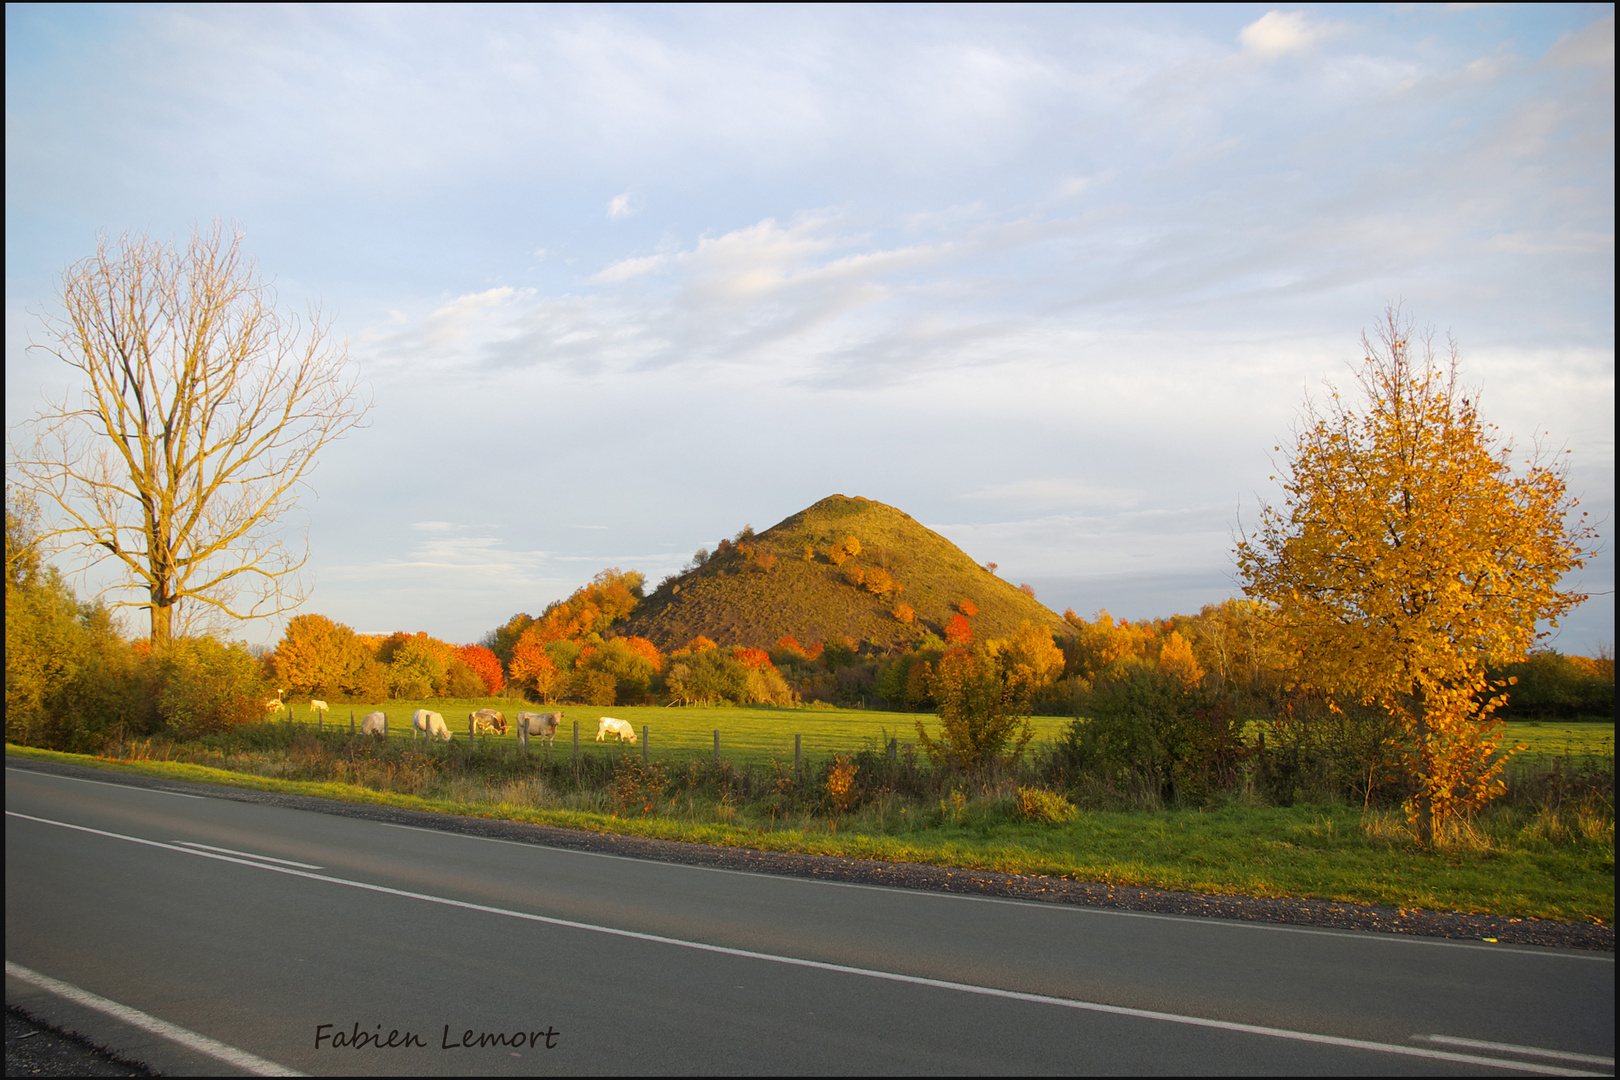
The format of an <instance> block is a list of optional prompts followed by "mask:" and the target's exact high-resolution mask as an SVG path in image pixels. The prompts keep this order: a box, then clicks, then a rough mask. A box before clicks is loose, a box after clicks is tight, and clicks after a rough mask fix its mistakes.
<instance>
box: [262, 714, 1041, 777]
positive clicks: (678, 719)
mask: <svg viewBox="0 0 1620 1080" xmlns="http://www.w3.org/2000/svg"><path fill="white" fill-rule="evenodd" d="M486 708H487V709H499V710H500V711H501V712H504V713H505V714H506V718H507V720H508V722H510V721H511V720H512V719H513V718H515V717H516V716H517V714H518V713H519V712H520V711H523V710H528V711H530V712H540V711H554V710H556V709H559V708H560V709H561V710H562V713H563V726H562V728H560V729H559V730H558V732H557V743H558V746H559V747H566V748H567V749H568V750H569V751H570V752H572V750H573V725H574V723H575V722H576V721H577V722H578V723H579V748H580V753H582V754H597V753H609V752H616V751H614V750H612V749H611V747H610V746H609V745H608V744H605V743H598V742H597V741H596V722H597V720H599V719H600V718H602V717H604V716H612V717H617V718H618V719H620V720H625V721H628V722H629V723H631V724H633V725H634V726H635V729H636V735H637V737H638V738H639V737H640V735H641V731H642V729H643V728H644V727H645V728H647V729H648V734H649V737H650V738H649V742H648V754H649V756H652V757H667V756H672V755H673V756H675V757H681V758H685V757H691V756H696V755H701V756H704V757H712V756H713V754H714V733H715V732H716V731H719V732H720V756H721V759H722V760H725V761H731V762H733V763H736V764H750V765H764V764H767V763H769V761H770V759H771V758H772V757H775V758H776V759H777V760H778V761H780V762H784V763H786V762H791V761H792V760H793V737H794V736H795V735H798V736H799V737H800V745H801V747H802V750H803V753H804V756H805V758H806V759H807V760H808V759H810V758H811V757H815V758H817V759H820V758H823V757H825V756H826V755H828V754H831V753H833V752H835V751H851V750H866V749H877V748H879V747H880V746H881V745H883V744H885V743H886V742H887V740H888V739H898V740H899V741H900V742H901V743H902V744H905V743H915V742H916V741H917V721H918V720H919V719H921V720H922V721H923V722H924V723H925V724H927V725H928V729H929V733H930V734H934V733H936V732H937V730H938V720H937V719H936V718H935V717H933V716H932V715H929V714H926V713H923V714H919V713H896V712H877V711H875V710H865V709H787V708H772V707H769V706H750V707H738V708H705V707H702V706H685V707H680V708H659V707H657V706H651V705H615V706H613V707H612V708H600V707H598V706H595V705H563V706H542V705H530V704H524V703H522V702H516V701H511V700H506V699H499V698H480V699H476V700H473V699H451V700H443V699H440V700H433V701H390V702H386V703H384V704H382V705H334V706H333V707H332V712H331V713H329V714H328V717H327V720H328V722H331V723H335V724H336V726H337V727H338V728H339V729H340V730H345V729H347V728H348V725H349V713H350V711H351V710H353V713H354V716H355V718H356V724H357V725H358V722H359V718H360V717H362V716H365V715H366V714H367V713H369V712H371V711H373V710H374V709H376V710H381V711H382V712H383V713H385V714H386V715H387V716H388V733H389V736H390V737H391V738H409V737H410V722H411V714H412V713H413V712H415V711H416V710H417V709H432V710H433V711H434V712H438V713H441V714H443V716H444V719H445V722H446V723H447V724H448V725H449V726H450V731H451V732H452V733H453V734H454V735H455V737H456V738H457V739H465V738H466V737H467V716H468V714H470V713H472V712H473V711H475V710H477V709H486ZM293 722H294V723H304V724H310V723H313V722H314V721H313V720H311V719H310V718H309V709H308V706H307V704H306V705H305V706H304V707H302V708H299V707H298V706H296V705H295V706H294V716H293ZM1067 723H1068V721H1067V720H1066V719H1065V718H1063V717H1060V716H1037V717H1035V718H1034V719H1033V725H1034V728H1035V744H1039V743H1041V742H1043V741H1046V740H1051V739H1055V738H1057V737H1059V736H1060V735H1061V734H1062V732H1063V727H1064V725H1065V724H1067ZM478 738H479V741H480V742H482V741H483V740H484V739H486V738H489V739H492V740H493V741H495V742H507V743H514V744H515V743H516V742H517V734H516V732H515V731H513V732H511V733H509V734H507V735H505V736H504V737H503V736H485V735H480V736H479V737H478ZM1035 744H1032V745H1035Z"/></svg>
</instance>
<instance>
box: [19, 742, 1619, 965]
mask: <svg viewBox="0 0 1620 1080" xmlns="http://www.w3.org/2000/svg"><path fill="white" fill-rule="evenodd" d="M7 765H8V767H14V768H19V769H24V770H27V771H35V772H43V773H53V774H56V775H60V776H72V777H77V778H80V779H96V780H99V781H101V782H103V783H106V782H109V781H110V779H111V778H116V779H117V781H118V782H119V783H121V784H124V785H126V786H129V787H140V788H148V789H152V790H157V791H173V792H179V793H182V794H187V795H197V794H201V795H205V796H207V797H210V798H218V799H230V800H232V801H235V802H246V803H257V804H260V805H265V806H278V807H284V808H287V809H294V810H311V811H315V812H316V813H322V814H332V815H334V816H338V817H351V818H361V819H365V820H370V821H381V822H387V823H389V824H394V825H409V826H414V827H416V828H424V829H432V830H434V831H437V832H449V833H460V834H462V835H466V836H481V837H486V838H488V839H494V840H512V841H516V842H519V843H528V844H535V845H537V846H542V847H553V848H561V849H564V850H568V851H590V852H598V853H603V854H612V855H622V856H625V857H628V858H639V859H653V860H657V861H660V862H669V863H679V864H682V865H686V866H705V867H712V868H715V869H722V870H740V871H745V872H751V873H762V874H775V875H778V876H783V877H798V878H810V879H814V880H818V881H834V882H845V883H848V884H861V885H882V886H888V887H891V888H898V889H917V890H924V891H930V892H942V893H954V894H958V895H970V896H985V897H998V898H1003V899H1011V900H1026V901H1036V902H1043V903H1056V904H1072V905H1075V906H1078V907H1092V908H1105V909H1112V910H1119V911H1140V912H1148V913H1153V914H1159V915H1182V916H1188V917H1194V918H1213V919H1227V920H1231V921H1236V922H1258V923H1274V924H1282V925H1290V926H1303V927H1321V928H1328V929H1334V930H1371V931H1377V932H1380V933H1390V934H1409V935H1412V936H1416V937H1437V938H1448V939H1451V940H1461V941H1470V940H1471V941H1492V940H1494V941H1495V942H1497V943H1500V944H1504V945H1541V946H1548V947H1553V948H1563V949H1585V950H1590V951H1596V952H1614V927H1613V926H1605V925H1601V924H1596V923H1574V922H1560V921H1557V920H1554V919H1528V918H1527V919H1517V918H1508V917H1506V916H1500V915H1470V914H1465V913H1462V912H1437V911H1423V910H1417V909H1410V908H1395V907H1388V906H1385V905H1381V904H1355V903H1346V902H1337V901H1331V900H1300V899H1294V898H1290V897H1264V896H1236V895H1231V894H1219V893H1209V894H1206V893H1190V892H1178V891H1175V890H1170V889H1150V888H1143V887H1141V886H1135V885H1108V884H1103V883H1098V882H1084V881H1068V880H1065V879H1062V878H1045V877H1036V876H1033V875H1027V874H1003V873H997V872H995V871H991V870H968V869H961V868H955V867H945V866H930V865H925V864H921V863H894V862H883V861H880V860H870V859H849V858H844V857H842V856H837V855H801V854H792V853H785V852H774V851H756V850H753V849H750V848H737V847H720V846H715V845H709V844H695V843H690V842H687V841H682V840H656V839H650V838H647V837H640V836H619V835H615V834H613V833H598V832H590V831H587V830H583V829H565V828H561V827H558V826H554V825H534V824H530V823H528V822H521V821H506V820H502V819H499V818H482V817H465V816H462V815H457V814H444V813H438V812H435V811H430V810H409V809H404V808H401V807H393V806H376V805H372V804H368V803H351V802H343V801H341V800H338V799H325V798H320V797H317V796H312V795H292V794H286V793H282V792H271V791H251V790H248V789H246V788H235V787H228V786H223V785H214V784H197V783H190V782H187V781H180V780H167V779H160V778H156V777H148V776H138V775H134V774H131V773H118V772H109V771H106V770H102V769H92V768H89V767H86V766H82V765H69V764H65V763H61V762H45V761H34V760H30V759H27V758H8V759H7Z"/></svg>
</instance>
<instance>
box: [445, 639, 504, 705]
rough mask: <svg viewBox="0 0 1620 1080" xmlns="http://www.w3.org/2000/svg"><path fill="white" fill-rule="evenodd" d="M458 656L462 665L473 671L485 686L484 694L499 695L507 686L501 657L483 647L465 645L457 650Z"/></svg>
mask: <svg viewBox="0 0 1620 1080" xmlns="http://www.w3.org/2000/svg"><path fill="white" fill-rule="evenodd" d="M456 656H457V657H458V658H459V659H460V660H461V662H462V663H464V664H466V665H467V666H468V667H470V668H472V669H473V672H474V673H475V674H476V675H477V676H478V678H479V680H480V681H481V682H482V683H483V684H484V692H485V693H488V694H499V693H500V692H501V688H502V687H504V686H505V685H506V676H505V675H504V674H502V672H501V661H500V657H498V656H496V655H495V654H494V652H492V651H491V650H489V649H486V648H485V647H484V646H482V645H463V646H462V647H461V648H459V649H457V650H456Z"/></svg>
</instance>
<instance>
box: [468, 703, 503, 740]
mask: <svg viewBox="0 0 1620 1080" xmlns="http://www.w3.org/2000/svg"><path fill="white" fill-rule="evenodd" d="M473 731H475V732H477V733H479V734H485V733H488V732H491V731H498V732H500V733H501V734H502V735H505V734H506V714H505V713H503V712H500V711H498V710H496V709H479V710H478V711H477V712H475V713H473Z"/></svg>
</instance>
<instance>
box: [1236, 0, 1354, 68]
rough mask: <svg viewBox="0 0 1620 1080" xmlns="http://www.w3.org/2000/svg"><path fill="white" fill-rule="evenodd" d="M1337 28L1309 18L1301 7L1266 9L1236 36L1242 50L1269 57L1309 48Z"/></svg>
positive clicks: (1305, 50)
mask: <svg viewBox="0 0 1620 1080" xmlns="http://www.w3.org/2000/svg"><path fill="white" fill-rule="evenodd" d="M1336 29H1337V28H1336V27H1335V26H1334V25H1333V24H1329V23H1322V22H1317V21H1315V20H1312V19H1311V18H1309V17H1308V16H1307V15H1306V14H1305V13H1304V12H1303V11H1268V12H1266V13H1265V14H1264V15H1262V16H1260V18H1258V19H1256V20H1255V21H1254V22H1252V23H1250V24H1249V25H1248V26H1245V27H1244V28H1243V30H1242V32H1241V33H1239V34H1238V40H1239V41H1240V42H1242V44H1243V51H1244V52H1249V53H1253V54H1255V55H1256V56H1260V57H1263V58H1265V59H1267V60H1270V59H1274V58H1276V57H1279V56H1287V55H1289V54H1290V53H1303V52H1309V51H1310V50H1311V49H1313V48H1315V47H1316V43H1317V42H1319V41H1321V40H1322V39H1323V38H1326V37H1329V36H1330V35H1332V34H1333V33H1335V32H1336Z"/></svg>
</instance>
